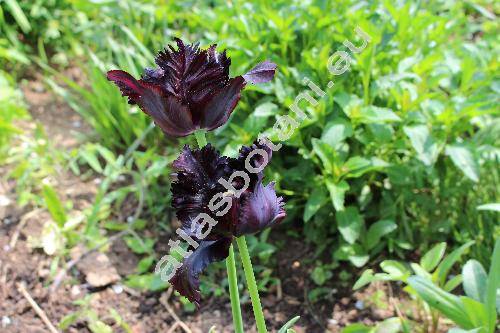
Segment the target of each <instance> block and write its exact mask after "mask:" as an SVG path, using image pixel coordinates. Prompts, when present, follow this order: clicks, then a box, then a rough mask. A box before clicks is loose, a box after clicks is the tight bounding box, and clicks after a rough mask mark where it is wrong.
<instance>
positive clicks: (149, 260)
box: [137, 256, 155, 274]
mask: <svg viewBox="0 0 500 333" xmlns="http://www.w3.org/2000/svg"><path fill="white" fill-rule="evenodd" d="M154 259H155V258H154V257H153V256H149V257H146V258H142V259H141V260H140V261H139V263H138V264H137V272H138V273H139V274H141V273H146V272H147V271H148V270H149V268H150V267H151V265H153V262H154Z"/></svg>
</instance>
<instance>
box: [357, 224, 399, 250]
mask: <svg viewBox="0 0 500 333" xmlns="http://www.w3.org/2000/svg"><path fill="white" fill-rule="evenodd" d="M397 228H398V226H397V225H396V223H394V221H392V220H380V221H377V222H375V223H373V224H372V225H371V226H370V227H369V228H368V232H367V234H366V242H365V246H366V248H367V249H368V250H370V249H373V248H374V247H375V246H376V245H377V244H378V243H379V242H380V239H381V238H382V237H383V236H385V235H387V234H390V233H391V232H393V231H394V230H396V229H397Z"/></svg>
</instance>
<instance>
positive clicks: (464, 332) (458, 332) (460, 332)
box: [448, 327, 484, 333]
mask: <svg viewBox="0 0 500 333" xmlns="http://www.w3.org/2000/svg"><path fill="white" fill-rule="evenodd" d="M481 332H484V331H483V329H482V328H474V329H472V330H463V329H461V328H458V327H453V328H451V329H450V330H449V331H448V333H481Z"/></svg>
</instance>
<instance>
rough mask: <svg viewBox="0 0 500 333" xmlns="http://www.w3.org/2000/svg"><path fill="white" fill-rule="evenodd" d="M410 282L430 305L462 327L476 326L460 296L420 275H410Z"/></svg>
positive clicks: (470, 327)
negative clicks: (448, 291)
mask: <svg viewBox="0 0 500 333" xmlns="http://www.w3.org/2000/svg"><path fill="white" fill-rule="evenodd" d="M408 284H409V285H410V286H411V287H412V288H413V289H414V290H415V291H416V293H417V294H418V295H419V296H420V297H421V298H422V299H423V300H424V301H425V302H426V303H427V304H429V306H430V307H432V308H434V309H436V310H438V311H439V312H441V313H442V314H443V315H445V316H446V317H448V318H449V319H451V320H453V321H454V322H455V323H457V324H458V325H459V326H460V327H462V328H465V329H472V328H474V325H473V324H472V323H471V321H470V319H469V317H468V315H467V312H466V311H465V309H464V306H463V304H462V302H461V300H460V298H458V297H457V296H455V295H453V294H450V293H447V292H446V291H444V290H442V289H441V288H439V287H438V286H436V285H434V284H433V283H432V282H431V281H429V280H428V279H425V278H423V277H420V276H415V275H414V276H411V277H409V278H408Z"/></svg>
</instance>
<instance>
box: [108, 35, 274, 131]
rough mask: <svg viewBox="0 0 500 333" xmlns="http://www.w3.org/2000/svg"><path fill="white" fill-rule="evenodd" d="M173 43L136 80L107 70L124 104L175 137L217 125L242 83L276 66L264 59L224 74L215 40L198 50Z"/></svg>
mask: <svg viewBox="0 0 500 333" xmlns="http://www.w3.org/2000/svg"><path fill="white" fill-rule="evenodd" d="M176 42H177V49H175V48H174V47H172V46H169V47H168V49H167V48H165V49H164V50H163V51H161V52H159V53H158V55H157V56H156V58H155V62H156V65H157V66H158V68H156V69H149V68H146V69H145V71H144V74H143V75H142V78H141V79H139V80H137V79H135V78H134V77H133V76H132V75H130V74H129V73H127V72H125V71H122V70H112V71H109V72H108V73H107V78H108V80H110V81H113V82H114V83H115V84H116V85H117V86H118V87H119V88H120V90H121V92H122V95H123V96H127V97H128V102H129V103H130V104H137V105H138V106H139V107H140V108H141V109H142V111H144V112H145V113H146V114H148V115H149V116H151V117H152V118H153V120H154V122H155V123H156V124H157V125H158V126H159V127H160V128H161V129H162V130H163V131H164V132H165V133H166V134H167V135H170V136H174V137H181V136H186V135H189V134H191V133H193V132H194V131H196V130H197V129H206V130H213V129H215V128H217V127H220V126H222V125H223V124H224V123H225V122H226V121H227V120H228V118H229V116H230V115H231V113H232V112H233V110H234V108H235V107H236V104H237V103H238V101H239V99H240V94H241V91H242V90H243V88H244V87H245V85H246V84H247V83H254V84H257V83H265V82H268V81H270V80H271V79H272V78H273V77H274V74H275V70H276V65H275V64H274V63H272V62H269V61H264V62H262V63H259V64H258V65H256V66H255V67H254V68H253V69H251V70H250V71H249V72H247V73H246V74H244V75H239V76H236V77H234V78H230V77H229V66H230V65H231V59H230V58H229V57H227V56H226V51H224V52H222V53H218V52H217V51H216V50H215V48H216V45H215V44H214V45H212V46H210V47H209V48H208V49H206V50H202V49H200V48H199V47H198V44H191V45H186V44H184V43H183V42H182V40H180V39H176Z"/></svg>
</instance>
